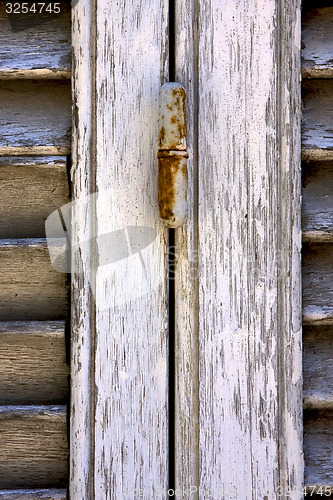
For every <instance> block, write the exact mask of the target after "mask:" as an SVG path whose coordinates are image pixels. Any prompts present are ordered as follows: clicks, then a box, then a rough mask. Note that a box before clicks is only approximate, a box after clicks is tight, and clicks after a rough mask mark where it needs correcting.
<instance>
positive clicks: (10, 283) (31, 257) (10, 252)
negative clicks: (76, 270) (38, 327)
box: [0, 239, 68, 321]
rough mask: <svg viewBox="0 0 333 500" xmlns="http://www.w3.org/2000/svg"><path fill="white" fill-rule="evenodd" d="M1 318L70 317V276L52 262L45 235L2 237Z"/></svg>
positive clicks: (43, 318)
mask: <svg viewBox="0 0 333 500" xmlns="http://www.w3.org/2000/svg"><path fill="white" fill-rule="evenodd" d="M0 267H1V275H0V285H1V286H0V290H1V292H0V293H1V295H0V296H1V299H0V319H1V320H2V321H18V320H28V321H31V320H61V319H66V318H67V317H68V298H67V291H68V278H67V275H66V274H64V273H60V272H57V271H55V270H54V269H53V268H52V266H51V261H50V257H49V252H48V249H47V242H46V240H45V239H30V240H29V239H21V240H0Z"/></svg>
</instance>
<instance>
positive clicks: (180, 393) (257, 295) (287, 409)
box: [175, 0, 303, 500]
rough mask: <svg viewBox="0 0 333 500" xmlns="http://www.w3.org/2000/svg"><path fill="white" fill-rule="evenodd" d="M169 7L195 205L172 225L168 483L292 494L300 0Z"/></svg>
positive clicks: (296, 453) (235, 495)
mask: <svg viewBox="0 0 333 500" xmlns="http://www.w3.org/2000/svg"><path fill="white" fill-rule="evenodd" d="M176 8H177V11H176V12H177V13H176V16H175V18H176V45H175V50H176V79H177V81H180V83H182V84H183V85H184V86H185V89H186V90H187V94H188V96H189V97H188V104H189V116H188V129H189V138H188V139H189V140H188V148H189V153H190V159H189V172H190V183H189V184H190V185H191V183H192V182H193V185H192V187H190V188H189V206H191V205H192V204H193V205H194V208H193V212H191V209H190V214H189V221H188V223H187V225H186V226H185V227H184V228H183V229H182V230H181V231H182V232H181V233H180V234H179V233H178V234H177V235H176V240H177V245H178V248H177V249H176V254H177V269H178V273H179V274H178V276H177V278H176V294H177V295H176V301H177V303H176V336H177V337H176V340H177V344H176V348H177V349H178V352H176V362H177V372H176V373H177V378H178V377H179V380H178V379H177V381H176V384H177V386H176V388H177V394H176V398H177V399H176V447H177V452H176V475H177V479H176V481H177V486H178V487H179V488H182V487H185V488H186V487H187V486H188V485H194V486H195V485H197V486H198V484H200V488H201V493H200V494H198V492H197V493H193V494H192V496H191V498H193V499H196V498H199V499H204V498H206V495H207V493H206V494H205V492H207V491H213V492H214V493H213V494H212V497H213V498H225V499H227V498H228V499H245V498H246V499H259V498H274V495H275V494H276V492H277V487H278V486H281V487H282V488H284V491H286V488H287V487H289V488H291V490H292V495H291V498H293V499H297V500H299V499H300V498H301V494H300V492H301V489H302V478H303V460H302V418H301V415H302V350H301V294H300V290H301V259H300V247H301V220H300V215H301V210H300V194H301V185H300V184H301V183H300V181H301V172H300V155H301V152H300V141H299V136H300V83H299V82H300V5H299V2H293V1H283V2H282V3H281V2H277V1H276V2H275V1H270V2H265V3H264V4H263V3H258V2H255V1H253V2H252V1H250V2H243V1H236V2H227V1H222V2H221V1H214V0H210V1H207V2H200V8H199V7H198V3H197V2H190V3H189V2H186V1H181V0H177V1H176ZM193 30H194V32H193ZM192 93H193V94H192ZM196 170H197V171H198V177H196V175H195V174H194V178H191V174H192V173H193V171H194V172H195V171H196ZM176 231H177V230H176ZM197 270H199V272H198V274H196V273H197ZM198 336H199V348H198V347H196V342H197V339H198ZM197 349H199V350H197ZM198 357H199V363H200V364H199V371H198V366H197V363H198V361H197V360H198ZM198 414H199V429H198V427H197V420H198ZM268 415H269V417H268ZM198 434H199V442H198Z"/></svg>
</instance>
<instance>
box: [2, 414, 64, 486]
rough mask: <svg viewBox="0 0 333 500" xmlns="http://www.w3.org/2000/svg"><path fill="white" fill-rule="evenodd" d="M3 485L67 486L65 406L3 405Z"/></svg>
mask: <svg viewBox="0 0 333 500" xmlns="http://www.w3.org/2000/svg"><path fill="white" fill-rule="evenodd" d="M0 443H1V446H0V463H1V467H0V488H1V489H5V488H11V489H13V488H49V487H50V488H54V487H64V486H65V485H66V482H67V476H68V465H67V459H68V443H67V422H66V407H65V406H57V407H56V406H15V407H14V406H5V407H0Z"/></svg>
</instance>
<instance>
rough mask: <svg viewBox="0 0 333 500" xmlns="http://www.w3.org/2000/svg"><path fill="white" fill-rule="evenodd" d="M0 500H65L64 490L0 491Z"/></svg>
mask: <svg viewBox="0 0 333 500" xmlns="http://www.w3.org/2000/svg"><path fill="white" fill-rule="evenodd" d="M0 499H1V500H66V499H67V491H66V490H46V489H43V490H15V491H12V490H2V491H0Z"/></svg>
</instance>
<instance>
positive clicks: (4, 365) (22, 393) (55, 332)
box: [0, 321, 69, 405]
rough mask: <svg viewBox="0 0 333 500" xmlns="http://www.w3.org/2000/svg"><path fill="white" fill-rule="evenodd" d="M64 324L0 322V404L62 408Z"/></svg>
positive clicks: (65, 383)
mask: <svg viewBox="0 0 333 500" xmlns="http://www.w3.org/2000/svg"><path fill="white" fill-rule="evenodd" d="M68 375H69V370H68V365H67V359H66V340H65V323H64V322H60V321H59V322H58V321H50V322H42V321H32V322H0V404H1V405H10V404H63V403H65V402H66V401H67V398H68Z"/></svg>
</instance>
